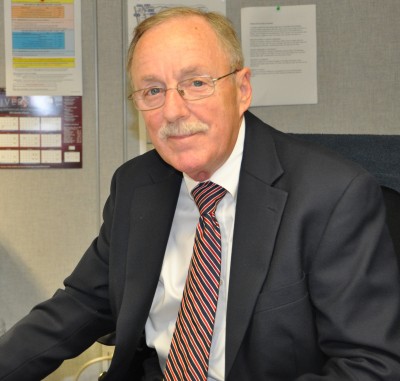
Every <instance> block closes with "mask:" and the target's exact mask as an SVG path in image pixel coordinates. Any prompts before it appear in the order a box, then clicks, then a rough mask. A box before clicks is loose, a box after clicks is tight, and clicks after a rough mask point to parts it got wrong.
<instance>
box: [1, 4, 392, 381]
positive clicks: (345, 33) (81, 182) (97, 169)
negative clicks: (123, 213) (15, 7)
mask: <svg viewBox="0 0 400 381" xmlns="http://www.w3.org/2000/svg"><path fill="white" fill-rule="evenodd" d="M310 3H314V4H316V10H317V46H318V99H319V101H318V104H315V105H295V106H274V107H255V108H253V109H252V111H253V112H254V113H255V114H256V115H257V116H259V117H261V118H262V119H263V120H265V121H266V122H268V123H269V124H271V125H273V126H274V127H276V128H278V129H280V130H282V131H287V132H291V133H296V134H306V135H307V136H309V134H333V135H335V136H336V135H337V134H340V135H346V134H352V135H356V137H357V136H366V135H368V136H371V135H382V136H381V138H383V139H384V140H385V142H389V143H388V144H389V146H387V145H385V147H390V148H389V150H390V151H391V153H392V164H393V160H397V159H398V156H396V153H395V152H394V151H396V148H397V147H398V142H399V140H398V139H399V136H400V125H399V120H400V107H399V99H400V75H399V71H400V23H399V22H398V19H399V16H400V2H399V1H398V0H314V1H308V0H305V1H293V0H281V1H279V4H280V5H281V6H284V5H298V4H310ZM269 5H277V4H276V2H272V1H269V0H268V1H267V0H264V1H261V0H259V1H255V0H253V1H238V0H229V1H227V15H228V16H229V17H230V18H231V19H232V21H233V22H234V24H235V26H236V28H237V30H238V32H239V33H240V8H241V7H245V6H269ZM0 15H1V18H0V52H4V25H3V24H4V20H3V17H2V15H3V1H1V2H0ZM125 17H126V2H125V0H113V1H109V0H97V1H96V0H82V46H83V168H82V169H59V170H57V169H47V170H46V169H32V170H28V169H0V184H1V186H0V306H1V307H0V321H3V322H4V323H5V326H6V329H8V328H9V327H10V326H11V325H12V324H13V323H14V322H15V321H17V320H18V319H19V318H21V317H22V316H23V315H24V314H26V313H27V312H28V311H29V310H30V308H31V307H32V306H33V305H34V304H36V303H37V302H39V301H41V300H43V299H44V298H48V297H50V296H51V295H52V294H53V293H54V291H55V289H56V288H58V287H62V281H63V279H64V278H65V277H66V276H67V275H68V274H69V273H70V271H71V270H72V269H73V267H74V265H75V264H76V262H77V261H78V260H79V258H80V256H81V255H82V253H83V251H84V250H85V249H86V248H87V246H88V245H89V244H90V243H91V241H92V240H93V238H94V237H95V236H96V234H97V231H98V229H99V226H100V224H101V211H102V205H103V203H104V201H105V200H106V197H107V195H108V189H109V183H110V179H111V176H112V173H113V171H114V170H115V169H116V168H117V167H118V166H119V165H120V164H122V163H123V162H124V161H126V160H127V159H129V158H131V157H134V156H135V155H137V154H138V153H139V140H138V139H139V135H138V126H137V115H136V114H135V113H134V111H133V109H132V107H131V105H130V104H129V103H127V102H126V95H127V94H128V92H129V89H128V88H127V87H128V85H127V80H126V76H125V72H124V66H125V54H126V49H127V44H128V42H127V33H126V24H127V22H126V19H125ZM4 86H5V62H4V54H0V87H4ZM307 136H306V137H307ZM310 136H311V135H310ZM368 144H370V145H371V147H372V148H373V146H374V144H373V143H368ZM385 144H386V143H385ZM399 151H400V149H398V150H397V152H399ZM392 167H393V168H395V166H392ZM390 171H392V172H393V171H394V170H393V169H390ZM392 175H393V176H394V178H395V181H398V178H399V176H398V174H396V173H394V174H392ZM396 179H397V180H396ZM101 353H102V349H101V348H100V346H98V345H97V346H94V347H93V348H91V349H90V350H89V351H87V352H86V353H85V354H83V355H82V356H80V357H79V358H77V359H75V360H69V361H68V362H67V363H65V364H64V365H63V366H62V367H61V368H60V369H59V370H58V371H57V372H56V373H55V374H53V375H52V376H49V377H48V378H47V380H48V381H53V380H54V381H56V380H57V381H60V380H64V381H67V380H72V379H73V378H72V376H73V375H74V374H75V373H76V371H77V369H78V368H79V366H81V365H82V364H83V363H84V362H85V361H87V360H88V359H89V358H92V357H95V356H98V355H100V354H101Z"/></svg>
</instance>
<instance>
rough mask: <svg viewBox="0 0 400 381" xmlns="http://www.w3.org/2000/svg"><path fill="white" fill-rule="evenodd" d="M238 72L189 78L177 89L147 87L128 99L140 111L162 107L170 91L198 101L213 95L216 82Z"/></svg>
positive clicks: (181, 82)
mask: <svg viewBox="0 0 400 381" xmlns="http://www.w3.org/2000/svg"><path fill="white" fill-rule="evenodd" d="M237 71H238V70H235V71H232V72H231V73H228V74H225V75H223V76H221V77H218V78H212V77H211V76H209V75H202V76H198V77H192V78H188V79H185V80H183V81H180V82H178V83H177V85H176V87H170V88H168V89H166V88H164V87H157V86H152V87H147V88H145V89H140V90H136V91H134V92H133V93H132V94H131V95H129V97H128V99H129V100H132V101H133V104H134V105H135V107H136V108H137V109H138V110H140V111H149V110H154V109H156V108H159V107H162V106H163V105H164V103H165V97H166V94H167V91H169V90H176V91H177V92H178V94H179V95H180V96H181V97H182V98H183V99H185V100H187V101H197V100H199V99H203V98H207V97H209V96H211V95H213V94H214V91H215V84H216V82H217V81H219V80H220V79H222V78H226V77H228V76H230V75H232V74H235V73H236V72H237Z"/></svg>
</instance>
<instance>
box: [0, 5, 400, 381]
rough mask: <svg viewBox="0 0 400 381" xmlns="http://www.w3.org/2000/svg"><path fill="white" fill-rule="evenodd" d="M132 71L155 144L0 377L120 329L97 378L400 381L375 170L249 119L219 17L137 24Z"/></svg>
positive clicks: (244, 71)
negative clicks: (102, 374) (103, 370)
mask: <svg viewBox="0 0 400 381" xmlns="http://www.w3.org/2000/svg"><path fill="white" fill-rule="evenodd" d="M129 71H130V75H131V79H132V87H133V93H132V96H131V98H132V100H133V101H134V104H135V106H136V107H137V109H139V110H140V112H142V115H143V118H144V120H145V123H146V126H147V130H148V133H149V135H150V137H151V140H152V142H153V144H154V146H155V150H154V151H151V152H149V153H147V154H145V155H143V156H140V157H137V158H135V159H133V160H131V161H129V162H128V163H126V164H124V165H123V166H122V167H121V168H119V169H118V170H117V172H116V174H115V176H114V178H113V181H112V187H111V194H110V197H109V199H108V201H107V203H106V205H105V208H104V223H103V226H102V228H101V231H100V234H99V236H98V238H97V239H96V240H95V241H94V242H93V244H92V245H91V247H90V248H89V249H88V251H87V252H86V253H85V255H84V257H83V258H82V260H81V262H80V263H79V264H78V266H77V267H76V269H75V270H74V272H73V273H72V274H71V276H70V277H68V278H67V279H66V281H65V289H63V290H59V291H58V292H57V293H56V294H55V296H54V297H53V298H52V299H50V300H48V301H46V302H44V303H43V304H41V305H39V306H37V307H35V308H34V309H33V311H32V312H31V313H30V314H29V315H28V316H27V317H26V318H25V319H23V320H22V321H21V322H19V323H18V324H17V325H16V326H15V327H14V328H13V329H11V330H10V331H9V332H8V333H7V334H6V335H5V336H4V337H3V338H2V339H1V341H0V355H1V356H0V380H2V381H11V380H15V381H17V380H18V381H23V380H39V379H41V378H42V377H44V376H45V375H46V374H48V373H50V372H51V371H52V370H54V369H55V368H56V367H57V366H58V365H59V364H60V363H61V362H62V361H63V360H64V359H65V358H69V357H71V356H75V355H77V354H79V353H80V352H81V351H83V350H84V349H85V348H87V347H88V346H89V345H90V344H92V343H93V342H94V341H95V340H96V339H97V338H98V337H100V336H101V335H104V334H106V333H109V332H112V331H115V345H116V348H115V354H114V358H113V361H112V363H111V366H110V369H109V371H108V373H107V374H106V376H105V378H104V380H116V381H121V380H154V379H162V378H165V379H167V380H218V381H221V380H230V381H236V380H237V381H245V380H252V381H254V380H268V381H285V380H287V381H293V380H296V381H306V380H308V381H317V380H321V381H325V380H326V381H334V380H337V381H339V380H340V381H344V380H362V381H372V380H382V381H383V380H385V381H390V380H391V381H398V380H399V379H400V332H399V321H400V320H399V312H400V308H399V303H400V292H399V279H400V277H399V272H398V267H397V262H396V258H395V255H394V251H393V245H392V243H391V241H390V238H389V235H388V231H387V228H386V226H385V211H384V207H383V203H382V196H381V193H380V189H379V187H378V186H377V184H376V183H375V182H374V180H373V179H372V178H371V176H370V175H369V174H367V173H366V172H365V171H364V170H362V169H361V168H359V167H358V166H356V165H354V164H352V163H349V162H347V161H345V160H343V159H341V158H340V157H338V156H336V155H334V154H332V153H328V152H326V151H324V150H323V149H321V148H317V147H314V146H312V145H310V144H308V143H305V142H300V141H297V140H295V139H293V138H292V137H289V136H286V135H285V134H282V133H280V132H278V131H276V130H274V129H272V128H271V127H269V126H267V125H265V124H264V123H262V122H261V121H260V120H258V119H257V118H256V117H254V116H253V115H252V114H251V113H249V112H248V111H247V109H248V107H249V105H250V102H251V85H250V70H249V69H248V68H246V67H244V66H243V57H242V53H241V50H240V47H239V43H238V40H237V37H236V35H235V33H234V31H233V28H232V26H231V25H230V23H229V22H228V21H227V20H226V19H225V18H224V17H222V16H219V15H216V14H213V13H203V12H200V11H197V10H193V9H189V8H176V9H170V10H167V11H164V12H161V13H159V14H157V15H155V16H153V17H151V18H149V19H147V20H145V21H144V22H143V23H142V24H140V25H139V26H138V27H137V29H136V31H135V36H134V38H133V41H132V43H131V47H130V51H129ZM197 203H198V204H199V206H198V205H197ZM193 242H194V244H193Z"/></svg>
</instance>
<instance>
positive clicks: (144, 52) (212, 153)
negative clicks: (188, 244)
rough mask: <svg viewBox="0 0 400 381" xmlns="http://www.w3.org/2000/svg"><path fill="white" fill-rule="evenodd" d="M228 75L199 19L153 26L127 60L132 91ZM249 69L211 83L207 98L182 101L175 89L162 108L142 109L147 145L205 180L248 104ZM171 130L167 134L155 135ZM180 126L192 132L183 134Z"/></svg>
mask: <svg viewBox="0 0 400 381" xmlns="http://www.w3.org/2000/svg"><path fill="white" fill-rule="evenodd" d="M230 71H231V67H230V64H229V60H228V57H227V54H226V53H225V52H224V50H223V49H222V47H221V46H220V43H219V41H218V40H217V37H216V35H215V33H214V31H213V30H212V29H211V28H210V26H209V25H208V24H207V23H206V22H205V21H204V20H203V19H201V18H199V17H197V16H192V17H189V18H177V19H173V20H169V21H166V22H164V23H163V24H161V25H158V26H155V27H153V28H152V29H150V30H148V31H147V32H145V33H144V35H143V36H142V37H141V39H140V40H139V42H138V44H137V46H136V48H135V51H134V54H133V60H132V67H131V77H132V84H133V86H134V90H138V89H143V88H147V87H151V86H157V87H164V88H176V85H177V83H178V82H181V81H182V80H185V79H187V78H191V77H195V76H203V75H209V76H211V77H212V78H217V77H220V76H222V75H225V74H228V73H229V72H230ZM249 79H250V71H249V69H247V68H244V69H242V70H240V71H238V72H237V73H236V74H234V75H232V76H228V77H226V78H223V79H221V80H219V81H217V82H216V86H215V92H214V94H213V95H211V96H210V97H208V98H204V99H200V100H195V101H186V100H184V99H183V98H182V97H181V96H180V95H179V93H178V92H177V91H176V90H169V91H167V92H166V99H165V104H164V105H163V106H162V107H160V108H158V109H155V110H150V111H143V112H142V114H143V118H144V121H145V123H146V127H147V131H148V134H149V136H150V138H151V141H152V143H153V145H154V147H155V148H156V150H157V151H158V153H159V154H160V155H161V157H162V158H163V159H164V160H165V161H166V162H167V163H169V164H170V165H172V166H173V167H174V168H176V169H177V170H179V171H182V172H185V173H186V174H188V175H189V176H190V177H192V178H193V179H195V180H197V181H204V180H206V179H208V178H209V177H210V176H211V175H212V174H213V173H214V172H215V171H216V170H217V169H218V168H219V167H221V165H222V164H223V163H224V162H225V161H226V160H227V159H228V157H229V155H230V154H231V152H232V150H233V147H234V145H235V142H236V138H237V135H238V131H239V128H240V124H241V119H242V115H243V113H244V111H245V110H246V109H247V108H248V107H249V104H250V100H251V87H250V82H249ZM171 125H173V126H174V131H175V132H174V133H172V135H167V136H165V135H162V134H160V129H161V130H162V129H163V126H171ZM184 126H186V127H187V126H189V128H190V130H191V131H192V132H190V133H188V132H185V133H182V131H183V128H184Z"/></svg>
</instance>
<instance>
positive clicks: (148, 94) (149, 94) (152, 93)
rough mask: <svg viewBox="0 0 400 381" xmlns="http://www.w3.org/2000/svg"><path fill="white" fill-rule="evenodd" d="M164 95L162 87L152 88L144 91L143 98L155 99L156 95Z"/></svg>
mask: <svg viewBox="0 0 400 381" xmlns="http://www.w3.org/2000/svg"><path fill="white" fill-rule="evenodd" d="M161 93H162V88H161V87H150V88H149V89H146V90H144V91H143V96H145V97H154V96H156V95H160V94H161Z"/></svg>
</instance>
